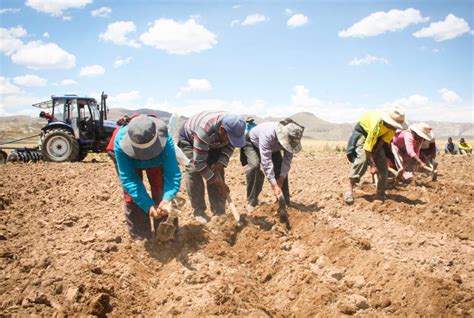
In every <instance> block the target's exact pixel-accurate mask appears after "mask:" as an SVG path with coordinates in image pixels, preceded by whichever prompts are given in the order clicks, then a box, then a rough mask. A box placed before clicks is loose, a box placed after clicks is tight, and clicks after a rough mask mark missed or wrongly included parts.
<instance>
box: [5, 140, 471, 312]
mask: <svg viewBox="0 0 474 318" xmlns="http://www.w3.org/2000/svg"><path fill="white" fill-rule="evenodd" d="M336 145H339V146H340V147H342V146H344V145H345V142H341V143H330V144H328V147H325V146H326V143H325V142H308V141H306V143H305V146H306V147H305V150H304V152H303V153H302V154H300V155H298V156H297V157H296V158H295V161H294V165H293V168H292V171H291V174H290V190H291V192H292V195H293V197H292V198H293V202H294V205H293V206H292V207H291V208H290V209H289V214H290V222H291V230H289V231H287V230H285V229H284V228H283V227H282V226H281V225H280V224H279V223H278V221H277V217H276V216H275V211H276V206H275V204H274V202H273V198H272V196H271V191H270V188H269V186H268V184H266V185H265V188H264V192H263V193H262V196H261V201H262V204H261V206H260V207H259V208H258V209H256V211H254V212H253V213H252V214H251V215H248V216H247V220H248V222H247V224H246V226H245V227H244V228H243V229H241V230H238V229H236V228H235V227H234V223H233V218H232V217H231V215H230V214H228V215H225V216H223V217H220V218H214V219H213V220H212V221H211V222H210V223H209V224H207V225H205V226H202V225H200V224H198V223H196V222H195V221H194V220H193V219H192V218H191V217H190V215H191V211H190V207H189V204H188V203H187V204H186V205H185V207H184V209H183V213H182V215H181V217H180V225H181V228H180V229H179V233H178V236H177V238H176V240H175V241H172V242H169V243H160V244H158V243H148V244H136V243H133V242H131V241H130V240H129V238H128V234H127V231H126V226H125V224H124V216H123V210H122V192H121V188H120V185H119V181H118V178H117V176H116V175H115V171H114V168H113V165H112V164H111V162H109V161H108V160H107V159H106V157H104V156H102V155H90V156H89V158H88V159H87V160H86V162H82V163H66V164H51V163H37V164H11V163H10V164H7V165H3V166H0V174H1V178H0V219H1V222H0V224H1V228H0V256H1V257H0V268H1V280H0V294H1V295H2V297H1V300H0V314H1V315H2V316H8V315H31V314H36V315H44V316H64V315H78V314H80V315H83V314H93V315H98V316H104V315H106V314H107V315H111V316H131V315H135V316H136V315H139V314H142V315H144V316H174V315H176V316H187V317H196V316H202V315H206V316H218V315H222V316H259V317H265V316H271V317H273V316H274V317H287V316H296V317H304V316H315V315H321V316H338V315H346V314H353V315H363V316H366V315H371V316H373V315H376V316H392V315H393V316H407V315H409V316H420V315H422V316H445V317H446V316H473V315H474V299H473V295H474V279H473V278H474V277H473V275H474V253H473V252H474V232H473V230H472V229H473V219H474V211H473V207H472V205H473V193H474V191H473V190H474V180H473V178H472V171H474V164H473V159H472V158H473V157H467V156H454V157H452V156H444V155H441V156H440V158H439V160H440V168H439V172H440V175H439V177H438V181H437V182H430V181H429V180H428V179H424V178H422V177H420V178H419V179H418V180H417V183H416V184H412V185H409V186H407V187H400V188H397V189H390V190H389V191H388V194H389V198H388V200H387V201H385V203H382V202H380V201H377V200H375V199H374V197H373V195H372V194H373V192H374V189H373V185H372V184H371V182H370V178H369V177H368V176H366V177H365V179H364V180H363V181H364V182H363V183H362V184H361V186H360V187H359V188H358V189H357V190H356V192H355V196H356V197H355V199H356V202H355V204H354V205H353V206H345V205H344V204H343V202H342V198H341V194H342V191H343V190H344V189H345V187H346V175H347V172H348V168H349V164H348V162H347V160H346V159H345V157H344V155H343V154H342V153H335V152H334V151H332V150H333V149H335V146H336ZM237 158H238V156H237V155H234V157H233V159H232V162H231V165H230V167H229V168H228V169H227V180H228V182H229V184H230V187H231V191H232V193H231V195H232V197H233V199H234V201H235V202H236V204H237V206H238V207H239V208H240V209H241V211H244V210H243V209H244V207H245V197H244V193H245V182H244V175H243V168H242V167H241V166H240V164H239V163H238V160H237ZM182 188H183V187H182ZM180 196H182V197H186V194H185V193H184V192H183V191H181V192H180Z"/></svg>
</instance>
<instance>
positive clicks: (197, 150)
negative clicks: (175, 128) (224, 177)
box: [184, 111, 234, 181]
mask: <svg viewBox="0 0 474 318" xmlns="http://www.w3.org/2000/svg"><path fill="white" fill-rule="evenodd" d="M226 114H227V113H226V112H219V111H214V112H213V111H206V112H201V113H199V114H197V115H194V116H192V117H191V118H189V119H188V120H187V121H186V123H185V124H184V134H185V137H186V140H187V141H188V142H190V143H191V144H192V145H193V163H194V165H195V167H196V169H197V170H198V171H199V172H200V173H201V176H202V177H203V178H204V179H205V180H206V181H208V180H210V179H212V178H213V177H214V172H213V171H212V170H211V168H210V167H209V166H208V164H207V158H208V155H209V154H208V152H209V149H219V148H221V149H222V151H221V155H220V157H219V159H218V161H217V162H219V163H221V164H222V165H223V166H224V167H227V165H228V164H229V159H230V157H231V156H232V153H233V152H234V147H233V146H232V145H231V144H230V143H229V142H224V141H222V140H220V138H219V127H220V126H221V122H222V119H223V118H224V116H225V115H226Z"/></svg>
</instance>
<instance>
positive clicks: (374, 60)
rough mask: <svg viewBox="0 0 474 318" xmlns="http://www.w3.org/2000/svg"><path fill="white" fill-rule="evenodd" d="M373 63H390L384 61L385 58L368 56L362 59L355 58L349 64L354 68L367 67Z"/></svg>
mask: <svg viewBox="0 0 474 318" xmlns="http://www.w3.org/2000/svg"><path fill="white" fill-rule="evenodd" d="M372 63H382V64H388V61H387V60H386V59H384V58H383V57H378V56H373V55H370V54H367V55H366V56H364V57H362V58H354V59H352V60H351V61H350V62H349V65H352V66H360V65H367V64H372Z"/></svg>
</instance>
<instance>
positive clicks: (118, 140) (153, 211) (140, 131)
mask: <svg viewBox="0 0 474 318" xmlns="http://www.w3.org/2000/svg"><path fill="white" fill-rule="evenodd" d="M114 153H115V159H116V162H117V172H118V175H119V178H120V183H121V184H122V187H123V189H124V191H125V219H126V221H127V225H128V230H129V233H130V236H131V237H132V239H134V240H143V239H148V238H150V237H151V233H152V232H151V226H150V219H149V216H152V217H154V218H156V219H160V220H163V219H164V218H165V217H166V215H167V213H166V212H165V211H164V210H163V208H165V207H166V206H167V205H168V204H169V203H170V202H171V200H172V199H173V198H174V196H175V195H176V193H178V191H179V187H180V184H181V171H180V170H179V167H178V161H177V160H176V154H175V150H174V145H173V140H172V138H171V136H169V135H168V128H167V127H166V124H165V123H164V122H163V121H162V120H161V119H158V118H155V117H150V116H146V115H140V116H138V117H135V118H133V119H132V120H131V121H130V123H129V124H127V125H124V126H122V127H121V128H120V129H119V131H118V132H117V134H116V136H115V141H114ZM143 172H145V173H146V175H147V178H148V181H149V183H150V186H151V197H150V195H149V194H148V193H147V191H146V189H145V185H144V183H143ZM158 223H159V222H156V223H155V224H156V225H157V224H158Z"/></svg>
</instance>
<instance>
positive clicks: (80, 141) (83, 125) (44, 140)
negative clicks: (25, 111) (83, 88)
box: [33, 93, 117, 162]
mask: <svg viewBox="0 0 474 318" xmlns="http://www.w3.org/2000/svg"><path fill="white" fill-rule="evenodd" d="M106 99H107V95H106V94H104V93H102V95H101V102H100V105H99V104H97V101H96V100H95V99H94V98H91V97H79V96H77V95H64V96H52V97H51V100H49V101H45V102H42V103H37V104H34V105H33V106H34V107H38V108H41V109H44V110H43V111H41V113H40V117H42V118H45V119H47V120H48V123H47V125H45V126H44V127H43V128H42V136H41V140H40V148H41V150H42V152H43V156H44V157H45V158H46V159H48V160H50V161H56V162H63V161H78V160H79V161H80V160H82V159H84V158H85V157H86V155H87V153H88V152H89V151H94V152H101V151H104V149H105V147H106V145H107V142H108V140H109V139H110V137H111V136H112V133H113V131H114V129H115V128H116V126H117V125H116V124H115V123H114V122H112V121H108V120H107V106H106Z"/></svg>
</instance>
